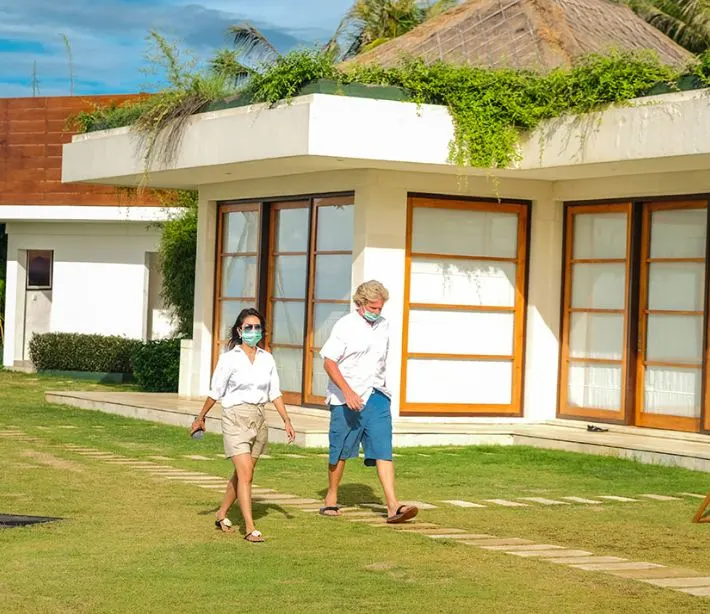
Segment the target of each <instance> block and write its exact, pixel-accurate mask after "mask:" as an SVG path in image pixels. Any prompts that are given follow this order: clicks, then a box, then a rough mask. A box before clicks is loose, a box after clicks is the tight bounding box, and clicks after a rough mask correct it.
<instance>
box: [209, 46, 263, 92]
mask: <svg viewBox="0 0 710 614" xmlns="http://www.w3.org/2000/svg"><path fill="white" fill-rule="evenodd" d="M209 69H210V71H211V72H212V73H214V74H216V75H222V76H223V77H225V78H226V79H229V80H231V81H233V82H234V84H235V85H239V84H241V83H243V82H244V81H245V80H246V79H248V78H249V77H251V76H252V75H253V74H255V73H256V71H255V70H254V69H253V68H251V67H250V66H247V65H246V64H244V63H243V62H241V61H240V60H239V53H238V52H237V51H236V50H235V49H220V50H218V51H217V53H216V54H215V55H214V57H213V58H212V59H211V60H210V61H209Z"/></svg>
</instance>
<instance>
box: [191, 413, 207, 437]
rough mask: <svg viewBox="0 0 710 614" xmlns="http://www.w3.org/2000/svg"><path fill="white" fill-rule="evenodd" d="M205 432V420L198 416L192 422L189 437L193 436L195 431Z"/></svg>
mask: <svg viewBox="0 0 710 614" xmlns="http://www.w3.org/2000/svg"><path fill="white" fill-rule="evenodd" d="M204 430H205V419H204V418H200V417H199V416H198V417H197V418H195V420H194V422H193V423H192V427H190V435H191V436H192V435H194V434H195V433H196V432H197V431H204Z"/></svg>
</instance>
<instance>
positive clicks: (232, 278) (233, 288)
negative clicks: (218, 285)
mask: <svg viewBox="0 0 710 614" xmlns="http://www.w3.org/2000/svg"><path fill="white" fill-rule="evenodd" d="M256 266H257V265H256V258H255V257H253V256H224V257H223V258H222V296H226V297H235V298H242V297H248V296H256Z"/></svg>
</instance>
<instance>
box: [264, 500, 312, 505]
mask: <svg viewBox="0 0 710 614" xmlns="http://www.w3.org/2000/svg"><path fill="white" fill-rule="evenodd" d="M252 500H253V501H254V503H269V504H273V505H312V504H313V503H314V502H315V500H314V499H273V500H269V501H259V500H258V499H252Z"/></svg>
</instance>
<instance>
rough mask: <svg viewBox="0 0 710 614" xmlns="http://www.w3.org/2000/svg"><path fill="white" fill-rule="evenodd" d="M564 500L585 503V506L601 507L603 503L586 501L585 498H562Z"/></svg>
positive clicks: (591, 500)
mask: <svg viewBox="0 0 710 614" xmlns="http://www.w3.org/2000/svg"><path fill="white" fill-rule="evenodd" d="M561 498H562V499H567V501H572V502H574V503H584V504H585V505H601V504H602V502H601V501H595V500H594V499H585V498H584V497H561Z"/></svg>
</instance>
